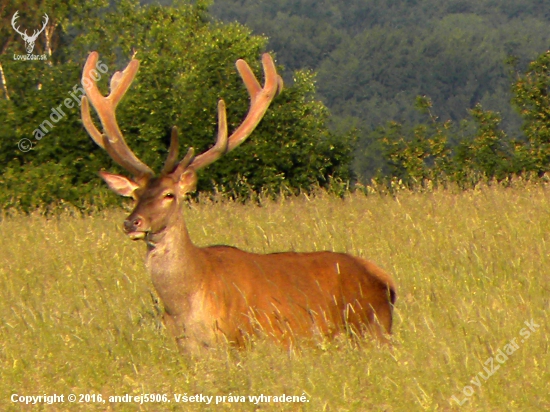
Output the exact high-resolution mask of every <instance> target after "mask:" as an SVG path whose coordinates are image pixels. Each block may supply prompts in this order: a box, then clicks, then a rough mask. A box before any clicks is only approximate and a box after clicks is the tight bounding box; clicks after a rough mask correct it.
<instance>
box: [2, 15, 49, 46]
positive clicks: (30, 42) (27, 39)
mask: <svg viewBox="0 0 550 412" xmlns="http://www.w3.org/2000/svg"><path fill="white" fill-rule="evenodd" d="M18 14H19V10H18V11H16V12H15V13H14V15H13V17H12V19H11V25H12V27H13V29H14V30H15V31H16V32H17V33H18V34H19V35H21V37H22V38H23V40H24V41H25V49H27V53H28V54H31V53H32V51H33V50H34V43H35V42H36V39H37V38H38V36H39V35H40V33H42V32H43V31H44V30H45V29H46V26H47V25H48V21H49V20H50V19H49V17H48V15H47V14H44V22H43V24H42V28H41V29H40V30H34V31H33V33H32V35H31V36H29V35H28V34H27V30H25V31H24V32H22V31H21V30H19V26H17V27H15V25H16V24H17V18H18V17H19V15H18Z"/></svg>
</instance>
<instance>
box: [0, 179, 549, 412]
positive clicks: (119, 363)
mask: <svg viewBox="0 0 550 412" xmlns="http://www.w3.org/2000/svg"><path fill="white" fill-rule="evenodd" d="M124 216H125V212H123V211H120V210H117V211H109V212H104V213H102V214H98V215H96V216H94V217H77V216H72V215H71V214H70V213H66V214H64V215H61V216H59V217H57V218H50V219H45V218H43V217H41V216H39V215H31V216H11V217H8V218H5V219H3V220H2V221H1V222H0V313H1V314H2V316H1V318H0V408H1V409H2V410H19V409H25V408H24V406H23V405H21V404H20V403H12V402H11V401H10V397H11V396H12V395H13V394H18V395H27V396H28V395H35V396H36V395H52V394H54V393H55V394H64V395H65V403H63V404H53V405H45V404H41V405H35V406H34V407H31V409H32V410H100V411H103V410H117V411H119V410H122V411H126V410H128V411H133V410H155V411H156V410H243V411H255V410H289V411H298V410H306V411H323V410H327V411H374V410H380V411H382V410H384V411H411V410H443V411H447V410H464V411H480V410H483V411H505V410H517V411H542V410H548V409H550V395H549V393H548V392H549V391H548V382H550V370H549V335H550V333H549V332H550V324H549V311H550V304H549V296H550V192H549V191H548V188H547V187H544V186H541V185H531V184H525V185H522V186H518V187H511V188H502V187H485V188H483V189H482V190H475V191H469V192H456V193H455V192H453V191H449V190H447V191H446V190H438V191H433V192H430V193H422V194H421V193H413V192H400V193H398V194H397V196H396V197H390V196H378V195H373V196H366V197H365V196H363V195H350V196H347V197H346V198H344V199H339V198H335V197H331V196H328V195H325V194H322V193H321V194H319V195H317V196H315V197H312V198H306V197H300V198H292V199H289V198H287V199H283V200H280V201H279V202H266V203H264V205H263V206H262V207H258V206H255V205H251V204H249V205H242V204H238V203H231V202H219V203H214V202H203V203H200V204H194V205H192V206H191V207H189V208H187V210H186V216H187V222H188V226H189V230H190V232H191V236H192V238H193V239H194V241H195V242H196V243H197V244H199V245H208V244H231V245H234V246H237V247H240V248H243V249H246V250H249V251H254V252H260V253H265V252H276V251H283V250H295V251H311V250H323V249H328V250H334V251H343V252H349V253H352V254H355V255H359V256H362V257H366V258H368V259H371V260H373V261H374V262H376V263H378V264H379V265H380V266H382V267H384V268H385V269H386V270H388V271H389V272H391V273H392V274H393V276H394V278H395V280H396V282H397V284H398V300H397V305H396V308H395V323H394V345H393V349H391V350H390V349H380V348H377V347H375V346H374V345H372V344H370V343H369V342H365V343H364V344H361V345H359V346H354V345H352V344H351V343H350V342H349V341H348V340H346V339H340V340H337V341H335V342H331V343H327V344H326V345H325V346H323V347H316V348H312V347H308V348H302V349H301V350H299V351H292V352H287V351H285V350H284V349H281V348H278V347H275V346H273V345H272V344H270V343H269V342H258V343H256V344H255V345H253V347H252V348H251V349H250V350H247V351H244V352H237V351H232V350H230V349H227V348H220V349H219V350H214V351H213V352H212V353H210V354H209V355H207V356H205V357H204V358H202V359H197V360H193V361H191V360H189V359H186V358H184V357H183V356H181V355H180V354H179V353H178V351H177V349H176V347H175V344H174V343H173V342H172V339H171V338H170V337H169V336H168V333H167V331H166V330H164V328H163V326H162V324H161V322H160V316H159V311H160V307H161V304H160V303H159V302H158V300H157V298H156V296H155V293H154V289H153V287H152V285H151V282H150V279H149V276H148V274H147V273H146V270H145V268H144V264H143V258H144V254H145V250H144V245H143V244H142V243H141V242H140V243H135V242H131V241H130V240H129V239H127V238H126V237H125V236H124V235H123V234H122V232H121V230H120V224H121V221H122V219H123V217H124ZM531 320H533V321H534V322H535V323H536V324H538V325H540V327H538V328H535V331H531V334H530V336H529V337H528V338H525V336H523V335H521V334H520V332H521V330H522V328H527V326H526V324H525V322H526V321H531ZM514 338H516V341H515V342H516V343H517V346H518V348H517V349H516V350H515V351H514V353H512V354H510V355H509V356H508V359H507V360H504V361H503V363H502V364H500V363H498V361H497V358H496V356H497V355H499V354H500V352H499V350H503V348H505V345H507V344H509V343H510V341H511V340H513V339H514ZM522 339H523V342H522V341H521V340H522ZM507 348H508V349H509V347H507ZM499 356H500V355H499ZM490 358H493V359H495V360H494V367H495V368H496V365H499V366H500V367H499V368H498V370H496V371H495V373H494V374H493V375H492V376H490V377H489V376H488V374H487V372H486V371H485V369H484V367H485V368H487V369H488V370H490V365H489V363H487V362H490V361H489V359H490ZM498 359H500V360H502V359H503V357H502V356H500V358H498ZM486 363H487V364H486ZM480 372H482V373H483V375H484V376H485V377H487V380H485V379H484V378H479V376H480V375H479V373H480ZM476 377H477V378H476ZM476 379H477V380H478V381H479V382H477V381H476ZM472 380H473V381H474V382H476V383H478V384H476V383H472ZM468 387H470V388H468ZM465 388H466V389H465ZM70 393H73V394H76V395H77V396H79V395H81V394H101V395H102V398H103V399H105V400H107V401H106V402H105V403H97V402H96V403H93V402H90V403H85V404H83V403H74V404H70V403H69V402H67V396H68V394H70ZM125 394H131V395H137V394H167V395H168V399H170V400H171V402H170V403H168V402H166V403H148V404H143V405H139V404H137V403H116V404H114V403H113V404H110V403H109V401H108V398H109V396H113V395H119V396H122V395H125ZM174 394H181V395H183V394H187V395H188V396H191V395H195V394H203V395H207V396H214V399H213V401H212V402H213V404H210V405H206V404H199V403H185V404H183V403H179V404H177V403H176V402H175V399H174ZM260 394H264V395H271V396H273V395H276V396H280V395H282V394H285V395H291V396H292V395H295V396H301V395H302V394H303V395H304V396H305V398H307V402H294V403H292V402H288V403H273V402H271V403H261V404H257V405H255V404H254V403H251V402H246V403H239V404H235V403H233V402H230V400H234V399H233V398H231V399H230V398H226V400H225V402H220V403H219V404H217V405H216V404H215V402H216V400H215V397H216V396H224V395H225V396H229V395H231V396H246V397H247V401H248V396H249V395H253V396H255V395H260ZM453 396H454V399H453ZM96 399H97V398H96ZM459 403H462V405H459Z"/></svg>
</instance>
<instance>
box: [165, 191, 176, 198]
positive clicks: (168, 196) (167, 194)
mask: <svg viewBox="0 0 550 412" xmlns="http://www.w3.org/2000/svg"><path fill="white" fill-rule="evenodd" d="M174 197H175V196H174V194H173V193H171V192H168V193H166V194H165V195H164V198H165V199H173V198H174Z"/></svg>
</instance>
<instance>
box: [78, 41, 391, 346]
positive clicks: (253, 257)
mask: <svg viewBox="0 0 550 412" xmlns="http://www.w3.org/2000/svg"><path fill="white" fill-rule="evenodd" d="M97 60H98V53H97V52H92V53H90V55H89V56H88V59H87V61H86V63H85V66H84V69H83V74H82V84H83V86H84V89H85V95H84V96H83V97H82V102H81V118H82V122H83V125H84V127H85V129H86V130H87V132H88V133H89V135H90V136H91V137H92V139H93V140H94V141H95V143H96V144H97V145H99V146H100V147H101V148H103V149H105V150H106V151H107V153H108V154H109V155H110V157H111V158H112V159H113V160H114V161H115V162H116V163H117V164H118V165H120V166H121V167H122V168H123V169H125V170H126V171H127V172H129V173H130V174H131V175H132V177H131V178H128V177H125V176H123V175H119V174H113V173H109V172H106V171H104V170H102V171H100V172H99V174H100V176H101V177H102V178H103V180H104V181H105V182H106V183H107V185H108V186H109V188H110V189H112V190H113V191H114V192H115V193H117V194H118V195H121V196H125V197H131V198H133V200H134V207H133V210H132V212H131V213H130V215H129V216H128V217H127V218H126V219H125V220H124V222H123V225H122V227H123V231H124V233H125V234H126V235H127V236H128V237H129V238H130V239H132V240H135V241H137V240H143V241H144V242H145V244H146V247H147V254H146V267H147V269H148V272H149V273H150V276H151V280H152V284H153V286H154V288H155V290H156V292H157V295H158V297H159V298H160V301H161V302H162V304H163V306H164V308H163V315H162V320H163V323H164V325H165V327H166V329H167V330H168V331H169V333H170V334H171V335H172V336H173V337H174V338H175V341H176V342H177V346H178V347H179V348H180V350H181V351H182V352H184V353H190V354H192V355H196V354H201V353H203V352H204V351H205V350H208V349H212V348H215V347H216V346H218V345H220V344H222V343H224V342H225V343H227V344H229V345H231V346H232V347H237V348H243V347H246V346H247V344H248V342H250V340H251V339H252V338H254V337H258V336H260V337H264V338H267V340H272V341H275V342H276V343H278V344H282V345H287V346H292V345H294V347H296V345H297V344H298V341H300V340H311V339H315V338H320V339H332V338H334V337H335V336H336V335H341V334H356V335H357V336H363V335H367V334H370V335H371V336H372V338H373V341H374V342H379V343H381V344H388V343H389V342H390V338H391V336H390V335H391V327H392V313H393V306H394V304H395V300H396V286H395V283H394V281H393V279H392V277H391V276H390V275H389V274H388V273H386V272H385V271H383V270H382V269H381V268H379V267H378V266H376V265H375V264H374V263H372V262H370V261H368V260H365V259H363V258H360V257H355V256H351V255H349V254H346V253H337V252H332V251H317V252H302V253H298V252H283V253H269V254H256V253H251V252H247V251H244V250H241V249H238V248H235V247H231V246H225V245H215V246H208V247H198V246H196V245H195V244H194V243H193V241H192V240H191V238H190V235H189V232H188V230H187V227H186V224H185V219H184V213H183V207H182V206H183V205H184V203H185V202H186V201H187V200H186V199H187V197H188V195H189V194H190V193H191V192H193V191H194V190H195V189H196V186H197V173H198V172H199V171H200V170H201V169H202V168H204V167H206V166H208V165H210V164H212V163H213V162H215V161H216V160H218V159H219V158H220V157H221V156H223V155H224V154H227V153H229V152H231V151H232V150H234V149H235V148H236V147H238V146H239V145H241V144H242V143H243V142H244V141H245V140H246V139H247V138H248V136H249V135H250V134H251V133H252V132H253V130H254V129H255V128H256V126H257V125H258V123H259V122H260V120H261V119H262V117H263V116H264V114H265V113H266V111H267V109H268V107H269V105H270V104H271V102H272V100H273V99H274V97H275V96H276V95H277V94H278V93H279V92H281V90H282V84H283V82H282V79H281V77H280V76H278V74H277V71H276V68H275V64H274V62H273V59H272V57H271V56H270V55H269V54H268V53H265V54H263V56H262V66H263V72H264V77H265V82H264V86H263V87H262V86H261V85H260V83H259V82H258V80H257V78H256V77H255V75H254V73H253V72H252V70H251V68H250V67H249V66H248V64H247V63H246V62H245V61H244V60H242V59H239V60H237V62H236V67H237V71H238V72H239V74H240V76H241V78H242V80H243V82H244V85H245V87H246V89H247V91H248V94H249V98H250V107H249V109H248V113H247V115H246V117H245V119H244V120H243V121H242V123H241V124H240V126H238V127H237V128H236V130H235V131H234V132H233V133H232V134H231V136H229V137H228V130H227V129H228V127H227V119H226V109H225V102H224V101H223V100H219V102H218V132H217V138H216V142H215V144H214V145H213V146H212V147H211V148H210V149H208V150H207V151H205V152H204V153H202V154H199V155H195V153H194V149H193V148H189V149H188V151H187V154H186V155H185V156H184V157H183V159H182V160H178V159H179V158H178V150H179V143H178V133H177V129H176V128H175V127H174V128H172V131H171V137H170V145H169V149H168V155H167V158H166V161H165V163H164V166H163V168H162V170H161V172H160V174H159V175H155V173H154V172H153V171H152V170H151V169H150V168H149V167H148V166H147V165H146V164H144V163H143V162H142V161H141V160H139V159H138V158H137V157H136V155H135V154H134V153H133V152H132V150H131V149H130V148H129V147H128V145H127V143H126V141H125V139H124V137H123V135H122V132H121V130H120V128H119V126H118V123H117V120H116V116H115V109H116V107H117V105H118V103H119V102H120V100H121V98H122V97H123V96H124V94H125V92H126V91H127V89H128V88H129V86H130V84H131V83H132V81H133V79H134V77H135V75H136V73H137V71H138V67H139V62H138V60H136V59H135V58H132V60H131V61H130V62H129V63H128V65H127V67H126V68H125V69H124V70H123V71H122V72H120V71H119V72H116V73H115V74H114V75H113V76H112V78H111V82H110V92H109V95H108V96H107V97H105V96H103V95H102V94H101V92H100V91H99V89H98V87H97V84H96V81H95V80H96V79H94V76H93V74H94V70H93V69H94V67H95V65H96V63H97ZM88 101H89V102H90V103H91V104H92V105H93V107H94V108H95V110H96V112H97V114H98V117H99V119H100V121H101V124H102V127H103V133H101V132H100V131H99V130H98V129H97V127H96V126H95V125H94V123H93V121H92V118H91V114H90V105H89V102H88Z"/></svg>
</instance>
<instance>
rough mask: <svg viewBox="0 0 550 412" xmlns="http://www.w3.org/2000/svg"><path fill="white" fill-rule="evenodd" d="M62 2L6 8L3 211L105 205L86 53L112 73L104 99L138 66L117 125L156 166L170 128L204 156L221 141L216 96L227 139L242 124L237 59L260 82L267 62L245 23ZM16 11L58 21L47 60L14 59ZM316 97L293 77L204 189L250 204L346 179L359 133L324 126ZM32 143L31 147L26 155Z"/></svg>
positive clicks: (203, 12)
mask: <svg viewBox="0 0 550 412" xmlns="http://www.w3.org/2000/svg"><path fill="white" fill-rule="evenodd" d="M63 4H64V7H63V8H62V7H61V2H59V1H43V2H40V4H36V5H34V7H33V5H28V4H23V2H20V1H14V2H12V3H11V4H9V5H8V7H3V9H1V12H2V21H3V22H6V23H7V24H8V28H9V30H4V29H3V31H2V33H1V35H2V36H3V37H2V39H1V41H2V46H3V51H4V52H3V54H2V55H1V56H0V63H1V64H2V66H1V68H2V73H3V74H4V76H5V79H6V81H5V82H2V86H3V92H4V95H3V96H1V97H0V184H1V185H2V188H3V189H2V192H1V194H0V198H1V203H2V207H3V208H9V207H18V208H21V209H23V210H31V209H33V208H34V207H36V206H41V205H47V204H50V203H52V202H54V201H55V200H63V201H65V202H68V203H72V204H74V205H76V206H78V207H83V206H84V205H87V204H90V203H94V202H96V201H97V199H98V196H100V202H99V203H101V204H104V202H105V198H104V195H103V194H101V193H103V191H102V190H100V189H98V187H101V186H99V185H101V182H100V180H99V179H98V177H97V172H98V170H100V169H101V168H108V169H111V170H116V169H117V168H116V167H114V166H113V163H112V161H111V160H110V159H109V158H108V156H107V155H106V154H105V153H104V151H103V150H101V149H100V148H99V147H96V146H95V145H94V144H93V142H92V141H91V139H90V138H89V137H88V136H87V134H86V132H85V131H84V130H83V128H82V125H81V121H80V113H79V112H80V111H79V107H78V104H75V103H79V98H80V94H81V92H79V91H78V89H79V87H80V84H79V79H80V75H81V70H82V66H83V63H84V61H85V59H86V56H87V54H88V52H89V51H90V50H97V51H98V52H99V55H100V59H101V61H102V64H104V67H106V68H107V70H106V73H105V74H104V75H102V78H101V79H100V81H99V84H100V88H102V89H103V92H104V93H105V94H106V93H107V90H108V87H107V84H108V79H109V78H110V77H111V75H112V74H113V73H114V72H115V71H116V70H120V69H122V68H124V67H125V66H126V64H127V63H128V61H129V59H130V57H131V56H132V55H133V54H134V53H137V54H136V58H137V59H138V60H139V61H140V70H139V72H138V75H137V77H136V80H135V81H134V83H133V84H132V86H131V87H130V89H129V91H128V92H127V94H126V96H125V97H124V99H123V100H122V102H121V104H120V105H119V107H118V108H117V119H118V123H119V125H120V127H121V129H122V131H123V133H124V135H125V137H126V140H127V141H128V142H129V145H130V146H131V147H132V148H133V150H134V151H135V152H136V154H137V155H138V157H140V158H141V159H142V160H144V161H145V162H146V163H147V164H149V165H150V166H151V167H152V168H153V169H154V170H159V169H160V166H161V164H162V163H163V161H164V159H165V156H166V151H167V145H168V140H169V133H170V128H171V127H172V126H173V125H177V126H178V128H179V130H180V134H181V135H182V137H183V145H188V146H193V147H195V149H196V151H197V152H201V151H203V150H206V149H207V148H208V147H209V146H211V145H212V144H213V143H214V140H215V136H216V128H217V124H216V123H217V111H216V105H217V100H218V99H220V98H223V99H224V100H225V101H226V104H227V107H228V123H229V129H230V131H231V130H234V129H235V128H236V127H237V126H238V124H240V122H241V121H242V119H244V117H245V115H246V112H247V110H248V106H249V99H248V94H247V92H246V89H245V88H244V87H243V83H242V80H241V79H240V78H239V76H238V74H237V71H236V69H235V65H234V63H235V61H236V60H237V59H238V58H244V59H245V60H247V61H248V62H249V64H250V65H251V66H252V68H253V70H254V71H255V72H256V74H257V77H258V78H259V79H262V76H263V74H262V72H261V65H260V59H259V56H260V54H261V52H262V51H263V50H264V49H265V43H266V39H265V38H263V37H260V36H254V35H252V34H251V32H250V30H249V29H248V28H246V27H243V26H242V25H240V24H236V23H234V24H222V23H217V22H211V21H210V20H211V19H210V18H209V15H208V14H207V4H206V3H204V2H197V3H196V4H195V5H190V4H187V3H177V4H175V5H174V6H173V7H165V6H159V5H149V6H140V5H139V3H137V2H135V1H133V0H125V1H121V2H117V4H116V7H115V6H112V5H111V6H109V2H108V1H104V0H98V1H96V2H93V3H91V4H90V3H87V6H82V5H81V4H80V3H79V2H72V3H71V2H69V3H68V4H67V3H66V2H63ZM16 10H19V16H20V17H19V23H20V24H21V25H23V23H24V24H25V25H27V27H33V26H32V24H34V25H36V26H37V27H40V22H41V19H42V16H43V14H44V13H48V14H49V15H51V16H52V18H51V22H50V24H52V25H54V24H56V26H55V31H54V32H52V33H50V36H51V37H50V40H51V44H47V45H43V44H41V43H40V41H37V44H36V51H35V54H42V53H45V54H48V59H47V60H46V61H21V60H15V58H14V57H12V56H14V55H15V54H22V53H24V50H23V46H24V43H23V42H22V41H21V39H19V38H17V36H18V35H17V34H16V33H15V32H14V31H13V30H11V27H9V26H11V24H10V23H9V21H10V20H11V18H12V16H13V14H14V12H15V11H16ZM54 16H55V18H54ZM63 16H64V17H63ZM40 39H43V38H42V37H41V38H40ZM48 47H50V48H51V54H49V53H47V52H46V49H47V48H48ZM314 92H315V86H314V75H313V74H312V73H311V72H309V71H297V72H295V73H294V82H293V83H292V85H290V86H289V87H286V88H285V90H284V91H283V92H282V94H281V95H280V96H278V97H277V98H276V100H275V101H274V103H273V105H272V107H271V108H270V109H269V111H268V113H267V115H266V116H265V118H264V120H263V121H262V122H261V124H260V126H259V128H258V129H257V131H256V132H255V133H254V134H253V136H252V137H251V138H250V139H249V141H247V142H246V143H245V144H244V145H243V146H242V147H240V148H239V149H238V150H236V151H235V152H232V153H231V154H230V155H227V156H226V157H225V158H223V159H222V160H220V161H218V162H216V163H215V164H214V165H212V166H211V167H209V168H208V169H206V170H205V171H204V172H203V173H201V181H200V182H199V190H214V189H216V190H221V191H224V192H228V193H231V194H233V195H235V196H238V197H247V196H249V194H250V193H249V192H250V191H263V192H268V193H271V194H276V193H279V192H280V191H281V190H290V191H298V190H305V191H307V190H309V189H310V188H311V187H312V186H316V185H320V186H327V185H330V184H331V183H330V182H331V180H332V179H341V180H348V179H349V178H350V175H349V163H350V160H351V156H350V153H351V145H350V143H351V141H352V135H351V134H350V133H348V134H345V135H344V134H339V135H337V134H335V133H332V132H330V131H329V130H328V128H327V126H326V123H327V121H328V112H327V110H326V108H325V107H324V106H323V104H322V103H320V102H318V101H315V100H314V99H313V95H314ZM73 94H74V96H76V98H75V97H74V96H73ZM66 99H68V100H69V103H70V105H71V107H70V108H69V107H68V106H66V105H65V102H66ZM56 111H57V112H61V114H57V115H56V114H55V113H54V112H56ZM22 139H26V140H22ZM18 142H21V144H20V145H19V146H18ZM28 147H32V150H30V151H24V150H26V149H27V148H28ZM22 150H23V151H22ZM107 199H113V201H114V198H112V197H108V198H107Z"/></svg>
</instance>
